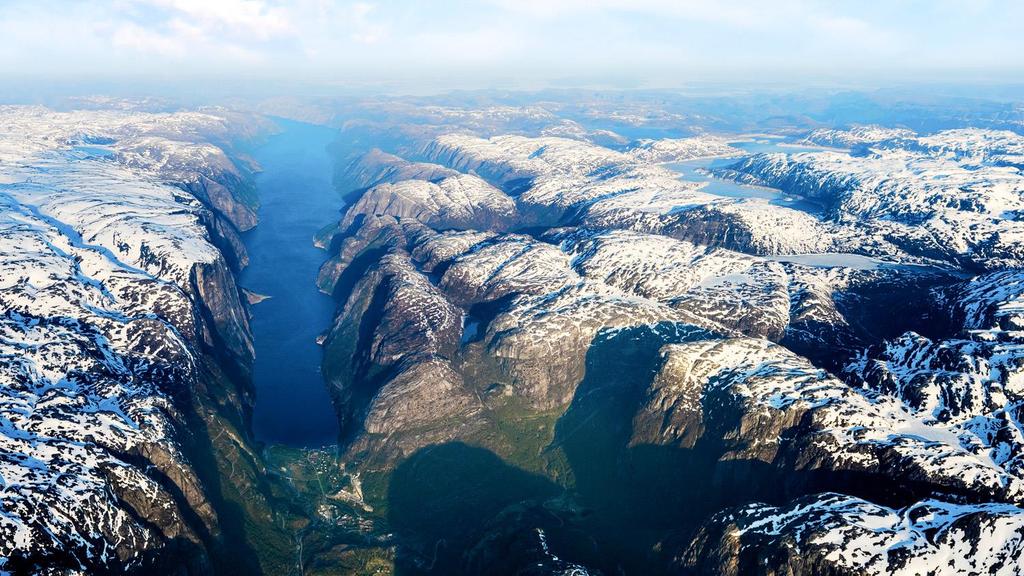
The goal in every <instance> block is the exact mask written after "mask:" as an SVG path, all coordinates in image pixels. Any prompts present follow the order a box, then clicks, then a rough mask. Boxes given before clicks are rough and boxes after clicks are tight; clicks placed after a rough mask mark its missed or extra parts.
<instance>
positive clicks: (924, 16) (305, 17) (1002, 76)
mask: <svg viewBox="0 0 1024 576" xmlns="http://www.w3.org/2000/svg"><path fill="white" fill-rule="evenodd" d="M1021 22H1024V2H1020V1H1016V0H1005V1H1001V0H877V1H873V0H858V1H844V0H834V1H826V0H776V1H772V0H477V1H472V2H471V1H463V0H434V1H431V0H419V1H413V0H398V1H392V2H384V1H380V2H375V1H362V0H360V1H355V2H351V1H345V0H292V1H287V2H286V1H279V0H107V1H103V2H100V1H92V0H0V75H3V76H6V77H8V78H20V77H34V78H43V79H46V78H62V79H69V78H71V79H76V78H98V77H104V78H141V77H146V78H164V79H171V80H173V79H175V78H181V79H185V78H198V77H202V78H211V77H212V78H221V79H230V78H235V77H238V78H265V79H281V80H302V81H307V82H322V83H325V84H331V83H345V82H375V81H401V80H409V81H416V80H426V79H445V80H455V81H457V82H456V83H461V84H462V85H465V86H466V87H473V86H475V85H476V84H479V85H480V87H485V86H486V85H487V84H488V83H492V84H502V83H503V84H504V85H508V84H513V85H514V84H517V83H519V84H523V85H527V84H542V85H543V84H552V83H554V84H557V83H559V82H561V83H572V82H579V83H580V84H587V83H595V82H596V83H601V82H605V83H608V84H616V83H623V84H636V85H653V86H658V85H673V84H674V83H677V82H684V81H685V80H691V79H713V80H724V79H742V78H756V79H758V80H767V79H771V78H793V79H801V78H833V79H834V78H861V77H864V78H867V77H877V78H908V77H920V78H922V79H935V80H942V79H956V78H973V77H984V78H991V79H993V80H1009V81H1020V80H1022V79H1024V75H1022V74H1021V72H1022V71H1024V34H1021V33H1020V31H1019V25H1020V23H1021Z"/></svg>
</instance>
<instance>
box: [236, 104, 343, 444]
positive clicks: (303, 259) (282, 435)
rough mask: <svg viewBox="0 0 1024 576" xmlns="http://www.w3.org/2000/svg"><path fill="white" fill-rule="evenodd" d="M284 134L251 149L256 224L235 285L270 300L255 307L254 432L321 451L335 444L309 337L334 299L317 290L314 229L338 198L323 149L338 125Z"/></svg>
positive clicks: (318, 356)
mask: <svg viewBox="0 0 1024 576" xmlns="http://www.w3.org/2000/svg"><path fill="white" fill-rule="evenodd" d="M279 123H280V125H281V126H282V127H283V128H284V132H282V133H280V134H278V135H276V136H273V137H271V138H270V140H268V141H267V142H266V143H265V144H264V145H262V146H260V147H259V148H257V149H256V150H255V151H253V154H252V155H253V157H254V158H255V159H256V161H257V162H259V164H260V165H261V166H262V168H263V171H262V172H261V173H260V174H258V175H257V176H256V187H257V190H258V192H259V197H260V210H259V225H258V226H256V228H255V229H253V230H252V231H250V232H247V233H246V234H245V236H244V240H245V245H246V247H247V248H248V250H249V266H248V267H247V268H246V269H245V270H244V271H243V272H242V274H241V285H242V286H243V287H244V288H246V289H248V290H250V291H253V292H257V293H259V294H262V295H266V296H269V297H270V298H269V299H267V300H264V301H262V302H260V303H258V304H255V305H254V306H253V307H252V308H253V318H252V331H253V336H254V338H255V344H256V363H255V366H254V373H253V378H254V384H255V387H256V407H255V411H254V414H253V429H254V432H255V434H256V438H257V439H258V440H260V441H263V442H269V443H279V444H287V445H290V446H296V447H319V446H324V445H326V444H333V443H336V442H337V436H338V421H337V418H336V417H335V414H334V409H333V407H332V405H331V400H330V397H329V396H328V394H327V388H326V386H325V384H324V380H323V376H322V375H321V373H320V363H321V360H322V349H321V347H320V346H319V345H317V343H316V337H317V335H319V334H320V333H321V332H323V331H324V330H326V329H327V327H328V326H329V325H330V323H331V318H332V317H333V315H334V302H333V301H332V300H331V298H330V297H328V296H325V295H324V294H321V293H320V292H319V291H318V290H317V287H316V275H317V271H318V270H319V268H320V264H321V263H322V262H323V261H324V260H325V259H326V253H325V252H324V251H323V250H320V249H318V248H316V247H314V246H313V235H314V234H315V233H316V232H317V231H318V230H319V229H321V228H322V227H324V226H325V225H327V224H330V223H331V222H334V221H337V219H338V218H339V211H340V209H341V207H342V200H341V195H340V194H338V192H337V191H336V190H335V189H334V187H333V186H332V185H331V176H332V169H333V166H332V160H331V157H330V156H329V155H328V152H327V145H328V144H330V143H331V142H332V141H333V140H334V137H335V135H336V132H335V130H333V129H330V128H324V127H321V126H312V125H309V124H302V123H298V122H288V121H280V122H279Z"/></svg>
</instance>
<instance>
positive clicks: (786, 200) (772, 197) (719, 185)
mask: <svg viewBox="0 0 1024 576" xmlns="http://www.w3.org/2000/svg"><path fill="white" fill-rule="evenodd" d="M729 144H730V145H731V146H733V147H735V148H739V149H741V150H743V151H744V152H747V153H748V154H761V153H768V152H782V153H794V152H808V151H816V150H822V148H819V147H813V146H798V145H792V144H783V143H781V142H780V141H779V140H777V139H774V138H772V139H769V138H755V139H752V140H746V141H738V142H730V143H729ZM741 158H743V156H733V157H729V158H698V159H696V160H689V161H686V162H674V163H670V164H666V165H665V167H666V168H669V169H671V170H674V171H676V172H678V173H679V174H680V175H681V178H682V179H683V180H687V181H690V182H701V183H704V184H705V185H704V188H703V190H704V191H705V192H707V193H708V194H714V195H715V196H724V197H726V198H760V199H762V200H767V201H768V202H769V203H771V204H775V205H777V206H785V207H787V208H793V209H796V210H802V211H804V212H809V213H811V214H814V215H820V214H821V212H822V207H821V205H820V204H818V203H817V202H814V201H812V200H808V199H806V198H802V197H800V196H794V195H792V194H786V193H784V192H783V191H781V190H777V189H775V188H768V187H765V186H749V185H746V184H740V183H738V182H734V181H732V180H728V179H725V178H718V177H716V176H712V175H711V174H708V173H707V171H708V170H711V169H714V168H722V167H725V166H728V165H730V164H735V163H736V162H739V161H740V159H741Z"/></svg>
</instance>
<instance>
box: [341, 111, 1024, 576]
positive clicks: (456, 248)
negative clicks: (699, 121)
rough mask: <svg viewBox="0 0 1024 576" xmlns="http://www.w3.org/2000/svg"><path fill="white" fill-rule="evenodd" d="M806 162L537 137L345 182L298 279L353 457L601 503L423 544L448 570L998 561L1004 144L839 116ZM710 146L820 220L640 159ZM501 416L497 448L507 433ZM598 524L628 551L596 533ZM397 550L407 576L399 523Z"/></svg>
mask: <svg viewBox="0 0 1024 576" xmlns="http://www.w3.org/2000/svg"><path fill="white" fill-rule="evenodd" d="M603 141H605V142H608V143H609V146H614V149H613V148H610V147H608V148H606V147H603V146H601V145H599V144H598V143H597V142H603ZM804 143H805V144H808V143H810V144H816V145H824V146H828V147H830V148H833V150H820V151H814V152H794V153H773V154H746V153H744V152H743V151H742V150H738V149H736V148H735V147H733V146H731V145H729V143H728V142H727V141H725V140H722V139H717V138H714V137H696V138H690V139H675V140H647V141H639V142H634V143H631V144H630V143H625V142H621V141H614V143H613V140H611V139H610V137H609V136H608V135H607V134H602V135H600V137H599V135H598V134H597V133H596V132H593V131H590V130H588V129H586V128H584V127H583V126H582V125H574V124H571V123H562V124H559V125H556V126H554V127H551V128H548V129H545V130H544V131H543V133H542V134H541V135H540V136H539V137H529V136H522V135H504V136H503V135H498V136H486V137H483V136H473V135H467V134H448V135H441V136H438V137H436V138H435V139H433V140H432V141H431V142H430V143H429V144H427V145H425V146H423V147H422V148H421V149H419V151H418V154H420V156H419V158H420V159H422V158H426V159H427V160H429V162H427V163H424V162H418V163H413V162H409V161H407V160H404V159H402V158H399V157H394V156H388V155H382V154H374V155H373V156H372V157H371V158H370V159H369V160H365V159H364V160H361V161H360V162H358V163H356V164H354V165H353V166H354V167H353V170H354V178H355V180H356V181H358V182H362V183H363V184H364V185H367V186H368V188H367V189H366V190H364V191H362V193H361V194H362V195H361V197H360V198H359V199H358V200H357V201H356V202H354V203H353V204H352V205H351V207H350V208H349V210H348V212H347V214H346V215H345V216H344V219H343V221H342V222H343V225H342V226H340V227H339V228H340V229H341V230H342V231H343V232H342V233H341V235H340V236H338V237H337V238H336V239H335V242H334V244H335V245H336V247H337V250H336V252H335V253H334V255H333V257H332V258H331V260H330V261H329V262H328V264H327V265H325V267H324V270H323V271H322V274H321V287H322V288H323V289H324V290H325V291H327V292H330V293H333V294H334V295H335V296H336V297H338V299H339V301H340V302H342V308H341V313H340V314H339V316H338V319H337V321H336V323H335V326H334V328H333V330H332V332H331V335H330V337H329V345H328V347H327V350H326V358H327V362H328V365H327V367H328V370H327V375H328V379H329V381H330V382H331V385H332V387H333V389H334V394H335V398H336V399H337V400H338V409H339V413H340V414H341V417H342V418H343V419H344V420H345V421H346V422H347V423H348V424H349V428H348V430H349V433H350V434H351V437H350V438H349V440H348V442H349V444H347V449H348V450H349V454H350V456H351V457H352V463H353V464H352V465H353V467H354V469H360V467H361V466H364V467H365V468H364V469H376V470H380V469H381V468H380V467H381V466H382V463H388V462H390V463H392V464H383V466H384V468H387V467H388V466H397V467H398V471H399V472H396V473H398V474H400V475H402V474H404V472H403V464H402V462H416V464H415V466H417V467H421V468H425V467H429V466H428V465H427V464H425V463H423V464H421V463H420V462H426V461H429V460H430V456H429V454H431V453H432V452H431V450H433V448H429V446H430V445H432V444H437V443H444V444H445V446H448V447H450V448H446V450H448V449H450V450H452V451H453V452H455V451H462V450H469V449H468V448H456V445H455V444H453V443H458V442H469V443H471V444H473V445H476V446H482V447H485V448H487V449H488V450H490V451H492V452H493V453H495V454H497V455H498V456H500V457H501V458H503V459H504V462H507V463H509V464H511V465H518V466H520V467H522V468H523V469H526V470H530V471H531V472H534V473H537V474H539V475H540V476H541V477H544V478H557V479H558V481H559V482H568V483H569V484H570V486H571V487H572V488H571V490H570V493H572V494H575V497H576V498H579V500H580V501H581V502H587V503H589V504H594V502H595V501H597V502H608V501H609V498H611V499H613V500H615V501H617V502H621V505H619V504H615V505H612V504H608V507H610V508H612V509H614V510H616V511H615V512H611V511H608V510H604V511H601V512H597V519H595V520H590V519H584V517H583V516H580V514H582V513H581V512H580V511H579V509H578V506H583V507H585V504H573V503H567V501H566V500H564V499H557V500H547V501H543V503H541V501H532V500H531V501H527V500H520V501H518V502H519V503H518V504H517V505H516V506H512V507H509V508H506V509H504V510H503V511H502V512H500V513H499V514H497V515H496V516H494V520H492V521H491V522H490V523H489V524H487V525H486V526H480V527H479V531H478V532H475V533H474V535H472V536H469V535H466V534H460V535H459V538H462V540H459V542H460V544H459V546H464V549H461V548H460V550H459V551H456V550H453V551H451V552H450V553H446V554H450V555H447V556H442V557H443V558H447V560H443V561H445V562H451V563H449V564H445V565H446V566H456V567H458V569H460V570H470V571H472V569H473V568H474V567H479V566H487V565H490V564H488V563H489V562H494V561H495V558H496V556H495V554H496V552H495V550H496V547H499V546H502V547H505V548H504V549H506V550H512V549H514V550H516V551H517V552H515V554H513V556H515V558H516V559H520V558H530V559H532V561H534V562H536V566H538V567H547V568H544V569H545V570H548V571H549V572H551V573H562V572H559V570H563V571H565V570H568V571H569V572H567V573H584V572H586V571H588V570H595V569H606V570H607V569H608V568H609V566H612V567H614V566H615V562H611V561H609V560H608V558H607V557H605V556H604V554H602V553H598V552H592V553H587V554H581V555H578V556H576V557H573V558H559V557H558V556H557V555H556V556H555V558H556V559H557V562H554V561H552V559H551V557H549V556H547V555H546V554H548V553H551V554H554V552H552V550H553V548H549V547H548V539H549V538H554V540H555V541H556V542H558V543H559V545H561V546H564V547H566V546H567V547H568V549H570V550H575V549H574V548H573V546H582V545H581V544H579V542H576V543H575V544H571V543H572V542H575V541H574V540H573V539H572V538H571V537H569V536H566V535H565V533H560V530H569V531H571V530H577V531H580V532H583V533H590V534H591V537H592V538H594V539H595V540H594V541H596V542H603V543H609V544H610V543H613V542H614V545H616V546H628V545H627V544H624V542H626V541H629V540H631V539H633V538H634V535H635V534H638V533H640V532H642V531H644V530H648V529H650V530H661V534H662V537H661V538H660V539H658V540H657V541H656V542H655V541H650V542H649V545H650V546H651V548H650V549H647V550H646V551H643V552H636V551H634V552H631V554H638V555H640V556H643V557H645V558H646V559H645V560H643V561H638V560H636V557H634V558H633V560H634V561H637V562H640V564H642V565H643V566H645V567H646V569H649V570H654V571H656V572H661V571H663V572H667V573H693V574H698V573H707V572H709V571H710V572H715V573H726V574H733V573H735V574H745V573H765V574H769V573H779V572H786V573H793V574H818V573H837V574H838V573H843V574H846V573H850V574H884V573H907V574H911V573H922V571H923V572H928V571H929V570H931V571H936V572H943V571H949V570H952V571H957V570H960V569H963V570H968V571H970V570H976V571H982V572H988V571H993V572H996V573H1007V574H1012V573H1015V572H1014V571H1013V568H1012V566H1014V563H1013V562H1012V561H1011V560H1010V559H1012V558H1015V557H1016V556H1018V555H1019V554H1020V542H1021V538H1022V536H1021V529H1020V526H1021V523H1022V521H1024V512H1022V511H1021V508H1020V506H1022V505H1024V476H1022V474H1021V468H1020V453H1021V444H1020V440H1019V439H1020V438H1021V437H1022V436H1021V429H1020V427H1019V424H1017V423H1018V422H1019V421H1020V417H1021V414H1020V405H1021V401H1020V399H1019V398H1018V396H1019V393H1020V390H1018V388H1020V383H1021V381H1022V380H1021V378H1020V373H1021V371H1022V369H1024V363H1022V362H1021V360H1020V357H1021V353H1020V349H1019V348H1020V347H1019V345H1018V342H1017V340H1019V336H1020V331H1021V330H1020V329H1021V326H1022V325H1024V322H1022V321H1020V319H1019V318H1017V316H1019V306H1018V302H1017V300H1019V296H1020V294H1019V292H1020V290H1018V289H1017V285H1018V283H1019V282H1018V280H1019V279H1018V278H1017V271H1016V270H1014V269H1013V267H1014V266H1017V265H1018V262H1019V260H1018V258H1019V255H1018V254H1017V251H1019V250H1018V248H1019V246H1018V244H1020V243H1019V242H1017V241H1016V234H1017V231H1016V227H1017V226H1018V223H1017V221H1016V220H1017V219H1016V217H1015V216H1014V214H1016V212H1017V211H1018V210H1019V207H1018V205H1017V204H1018V203H1019V202H1020V193H1021V191H1022V190H1024V189H1022V188H1021V187H1020V182H1019V180H1020V175H1019V172H1018V171H1019V168H1018V167H1017V166H1016V164H1015V163H1016V162H1018V156H1019V150H1018V148H1019V144H1018V143H1017V137H1015V136H1014V135H1013V134H1010V133H1001V132H992V131H980V130H960V131H948V132H941V133H938V134H934V135H931V136H918V135H917V134H914V133H913V132H910V131H907V130H903V129H888V128H881V127H861V128H856V129H853V130H850V131H836V130H832V131H824V130H822V131H815V132H812V133H811V134H809V135H807V136H806V138H805V140H804ZM840 149H849V150H851V151H849V152H848V151H845V150H840ZM745 154H746V155H745ZM733 156H742V157H740V158H738V159H737V160H735V161H729V160H725V161H723V162H724V163H725V164H724V165H725V166H726V168H721V169H716V170H714V171H713V173H714V174H717V175H719V176H723V177H731V178H736V179H739V180H741V181H744V182H751V183H756V184H759V185H770V186H773V187H777V188H780V189H781V190H782V192H783V193H786V194H792V195H795V196H799V197H803V198H807V199H811V200H815V201H816V202H817V204H818V205H820V206H822V207H823V210H822V211H821V212H809V211H805V210H801V209H797V208H794V207H790V206H783V205H778V204H776V203H772V202H769V201H767V200H761V199H758V198H737V197H726V196H722V195H717V194H715V193H713V192H712V189H711V188H710V187H709V186H708V185H707V184H705V183H701V182H695V181H687V180H681V179H680V178H679V177H678V174H676V173H675V172H673V171H672V170H671V168H670V167H666V166H663V165H660V164H661V163H664V162H675V161H680V160H687V159H691V158H694V157H720V158H728V157H733ZM430 162H432V163H434V164H431V163H430ZM719 165H722V164H719ZM453 172H458V173H461V174H462V175H461V176H459V175H457V174H454V173H453ZM467 178H472V180H471V181H472V182H474V183H475V184H474V186H473V188H472V190H471V191H468V190H466V189H465V188H464V187H460V188H459V190H460V193H458V194H455V193H452V192H451V190H454V189H455V188H454V187H452V186H451V185H445V184H444V183H445V182H450V181H452V180H453V179H463V180H462V181H463V182H465V181H470V180H465V179H467ZM482 183H486V184H487V186H484V185H483V184H482ZM446 186H447V188H446ZM499 207H500V208H501V209H500V210H499V209H498V208H499ZM499 214H500V215H501V217H500V218H499V217H497V215H499ZM982 271H987V272H985V273H982V274H981V275H978V276H973V275H974V274H978V273H979V272H982ZM356 324H358V325H359V326H361V328H360V330H359V332H358V333H357V332H356V331H355V330H354V329H352V328H351V326H354V325H356ZM392 342H407V343H408V345H403V346H402V347H401V348H402V352H398V351H397V349H396V348H394V347H392V346H391V345H390V344H389V343H392ZM389 351H390V352H389ZM403 398H405V399H407V402H403V401H402V399H403ZM392 414H394V415H396V416H395V417H394V418H391V417H389V416H390V415H392ZM527 423H528V424H529V425H530V426H533V428H531V429H530V430H531V432H530V434H531V436H529V437H530V438H531V440H530V442H532V443H531V444H529V446H530V450H526V451H524V450H523V449H522V446H521V445H516V444H515V443H514V442H510V439H509V436H508V435H509V434H512V435H514V436H513V437H516V438H519V441H520V442H522V441H523V440H522V439H523V438H525V437H526V436H525V435H524V434H525V430H526V429H525V428H523V427H524V426H525V425H527ZM534 450H535V451H536V453H534ZM468 454H469V453H468V452H467V457H468ZM409 466H414V465H413V464H409ZM566 467H568V468H569V470H570V472H569V474H570V475H571V478H572V480H571V481H566V480H565V478H564V474H565V472H564V469H565V468H566ZM421 468H416V469H417V470H420V472H422V469H421ZM409 473H410V474H411V473H412V472H409ZM402 477H403V478H404V476H402ZM425 477H426V476H423V477H422V478H425ZM524 482H525V481H524ZM524 485H525V484H524ZM545 489H546V488H544V487H540V488H537V487H535V490H536V491H535V492H529V493H530V494H533V496H532V497H533V498H540V496H538V495H539V494H544V490H545ZM612 494H614V495H615V496H614V497H613V496H612ZM687 494H691V496H686V495H687ZM694 494H699V495H701V496H699V497H698V496H692V495H694ZM588 498H590V499H591V500H590V501H588ZM542 500H543V499H542ZM570 500H571V499H570ZM539 510H544V511H545V512H538V511H539ZM602 514H609V515H612V514H617V516H614V517H615V518H617V520H616V522H620V523H622V524H621V525H619V529H620V530H621V531H626V532H628V533H629V534H630V536H626V535H624V534H622V533H619V534H617V535H611V536H610V535H608V534H607V533H602V532H601V530H602V528H598V527H597V526H600V525H601V522H604V521H609V520H607V519H606V518H603V517H602V516H601V515H602ZM545 515H546V516H545ZM552 517H554V518H555V520H551V518H552ZM543 518H547V520H545V519H543ZM655 518H657V520H655ZM556 520H557V521H556ZM655 523H656V524H657V526H658V527H659V528H657V529H654V528H651V526H652V525H654V524H655ZM527 526H532V531H531V530H530V529H527V528H526V527H527ZM566 526H570V527H571V528H566ZM439 530H440V532H443V530H442V529H441V528H439ZM590 530H593V531H592V532H588V531H590ZM440 532H439V533H440ZM559 534H561V536H559ZM406 537H407V541H406V546H407V547H408V550H409V551H410V552H409V553H410V554H412V555H413V557H414V558H415V557H419V556H416V554H422V557H419V558H421V560H422V562H424V563H426V562H428V561H429V558H430V557H431V553H432V551H431V548H430V546H429V541H427V540H417V538H420V539H422V538H425V536H424V535H423V534H417V533H412V534H408V535H407V536H406ZM559 538H561V540H559ZM636 538H640V537H639V536H636ZM451 541H453V542H454V541H455V536H454V535H453V536H452V540H451ZM541 544H543V546H542V545H541ZM629 545H633V544H629ZM584 547H585V546H584ZM851 547H855V548H857V550H859V551H858V552H857V553H848V551H849V550H850V548H851ZM453 548H457V546H453ZM563 549H566V548H563ZM653 549H656V552H653V551H652V550H653ZM795 550H798V551H799V552H795ZM967 550H974V551H982V550H983V551H985V552H984V554H982V555H981V556H983V557H979V556H977V555H974V556H972V555H970V554H966V553H965V552H964V551H967ZM575 552H579V550H575ZM644 555H646V556H644ZM953 557H956V560H953V559H952V558H953ZM435 558H437V556H435ZM453 558H455V559H453ZM586 560H589V561H590V562H589V563H588V562H587V561H586ZM620 560H621V558H620ZM576 561H579V563H578V564H573V563H574V562H576ZM438 562H442V560H438ZM609 562H610V563H609ZM950 562H952V563H950ZM594 566H597V568H594ZM572 570H578V572H571V571H572ZM1000 571H1001V572H1000Z"/></svg>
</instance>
